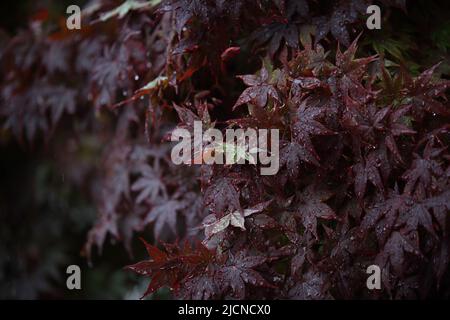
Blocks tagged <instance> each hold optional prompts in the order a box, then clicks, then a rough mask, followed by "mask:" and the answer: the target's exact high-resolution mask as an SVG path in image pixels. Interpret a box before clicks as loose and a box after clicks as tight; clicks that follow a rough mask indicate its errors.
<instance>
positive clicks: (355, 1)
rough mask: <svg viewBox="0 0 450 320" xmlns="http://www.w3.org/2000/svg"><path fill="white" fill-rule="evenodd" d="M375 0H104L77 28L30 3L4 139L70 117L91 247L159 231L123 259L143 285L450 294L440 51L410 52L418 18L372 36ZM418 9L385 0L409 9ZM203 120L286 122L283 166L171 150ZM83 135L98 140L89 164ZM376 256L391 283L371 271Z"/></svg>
mask: <svg viewBox="0 0 450 320" xmlns="http://www.w3.org/2000/svg"><path fill="white" fill-rule="evenodd" d="M368 3H369V2H368V1H365V0H342V1H336V2H332V1H312V0H311V1H310V0H301V1H293V0H286V1H283V0H281V1H280V0H272V1H269V0H258V1H247V0H238V1H223V0H214V1H201V0H194V1H185V0H170V1H161V2H160V3H159V1H151V2H148V3H141V2H139V1H137V0H133V1H127V2H126V3H121V2H119V1H116V2H106V1H105V2H93V3H90V4H88V5H87V6H86V7H85V9H84V13H83V22H82V23H83V28H82V29H81V30H80V31H69V30H65V29H64V27H61V28H58V27H57V21H56V20H55V19H54V18H53V17H51V16H50V15H47V14H44V15H40V16H38V17H34V18H33V19H32V20H31V21H30V24H29V28H28V29H27V30H24V31H22V32H20V33H17V34H16V35H14V36H13V37H11V38H10V39H9V40H7V43H8V45H7V46H6V49H5V50H2V51H0V54H1V56H0V58H1V68H2V72H1V73H0V93H1V109H0V114H1V117H2V118H1V119H2V123H3V127H4V129H3V130H4V135H5V136H6V139H13V138H12V136H13V137H14V138H16V139H17V140H18V141H20V142H21V143H22V145H23V146H24V147H25V148H38V147H40V146H41V145H42V142H43V141H45V143H46V145H49V144H50V145H51V144H52V143H54V142H53V141H55V140H57V133H59V132H66V135H64V137H68V138H67V139H68V140H67V141H70V143H71V144H70V148H68V147H67V149H70V150H72V151H71V152H72V153H68V152H67V149H65V148H63V147H61V145H58V148H55V152H57V153H58V152H59V153H61V154H62V155H61V158H62V159H63V160H64V161H59V165H60V166H61V168H62V169H63V170H64V171H65V172H66V173H67V177H68V178H67V179H69V181H70V183H71V184H73V185H75V186H77V187H78V188H85V190H89V194H90V197H91V199H92V200H93V201H95V203H96V204H97V208H98V218H97V221H96V223H95V225H94V226H93V227H92V229H91V230H90V231H89V233H88V236H87V241H86V244H85V246H84V250H83V253H84V254H85V255H86V256H87V257H88V258H89V259H91V258H92V257H93V256H94V251H93V250H94V248H97V249H98V252H99V253H101V251H102V248H103V246H104V244H105V242H107V241H106V240H107V239H109V240H111V241H115V240H118V241H123V242H124V245H125V247H126V249H127V250H128V252H129V253H130V255H132V251H133V250H132V244H133V243H134V242H135V238H134V235H135V234H140V235H142V236H144V237H145V238H147V239H152V243H153V244H151V243H147V242H145V241H144V245H145V247H146V249H147V252H148V254H149V255H150V259H149V260H143V261H141V262H138V263H137V264H134V265H131V266H129V267H128V269H130V270H132V271H134V272H136V273H138V274H140V275H144V276H146V277H149V278H150V284H149V286H148V289H147V291H146V292H145V294H144V295H147V294H150V293H154V292H155V291H157V290H158V289H160V288H163V287H170V288H171V289H173V290H174V291H173V294H174V296H175V297H178V298H189V299H222V298H233V299H243V298H252V299H259V298H266V299H279V298H291V299H330V298H335V299H348V298H394V299H402V298H414V297H433V296H440V297H441V296H447V297H448V295H449V293H450V292H449V288H450V286H449V284H450V283H449V279H450V278H449V276H450V275H449V274H448V272H447V269H448V262H449V253H450V252H449V246H448V241H449V231H450V230H449V224H448V213H449V210H450V194H449V177H450V166H449V164H450V163H449V161H450V154H449V150H448V144H449V139H450V136H449V133H448V130H449V127H450V126H449V124H450V121H449V120H450V109H449V103H448V101H447V96H448V94H447V89H448V88H449V86H450V82H449V81H448V80H445V77H446V76H445V69H444V71H442V69H438V68H441V67H442V65H445V64H446V61H444V63H443V64H441V65H439V64H435V63H436V62H437V61H433V63H432V64H431V63H429V64H428V63H427V64H426V67H422V63H424V61H427V60H428V57H425V58H423V57H418V58H417V59H418V60H416V61H414V60H413V59H411V61H408V58H411V56H414V55H412V54H411V52H408V51H409V50H412V49H411V48H412V47H411V46H410V44H411V41H410V38H412V37H414V34H413V33H412V32H411V33H407V34H406V35H407V36H405V38H407V40H404V39H403V40H404V42H402V39H397V37H395V38H396V39H395V40H394V39H391V40H390V41H387V42H386V43H384V46H383V45H382V44H380V41H378V42H377V38H378V40H379V37H380V35H379V34H375V35H374V31H372V32H369V31H367V30H365V29H364V26H365V20H364V17H365V16H364V14H365V8H366V7H367V5H368ZM406 6H407V4H405V3H404V1H388V0H386V1H382V8H383V12H388V13H391V12H393V14H395V15H399V16H401V17H402V19H404V20H405V21H406V20H407V19H412V17H414V15H415V14H416V13H414V14H413V15H412V16H408V15H407V13H405V9H406ZM402 9H403V10H402ZM406 11H407V10H406ZM444 16H445V15H444ZM385 17H386V16H385ZM419 20H420V19H419ZM420 21H422V20H420ZM389 23H390V22H389V20H388V19H385V20H383V28H385V27H384V25H386V29H387V30H390V31H389V32H388V33H387V34H388V35H387V36H386V39H388V40H389V36H390V35H392V34H394V35H395V34H396V31H395V30H393V29H392V28H391V27H390V25H389ZM439 24H440V25H441V26H443V27H442V30H441V31H436V32H435V33H430V37H431V38H430V39H428V40H429V41H434V43H435V47H434V48H433V50H434V49H436V50H440V51H439V52H444V51H446V50H447V46H446V45H445V40H443V39H445V37H446V35H447V33H448V32H446V31H445V30H446V28H447V27H448V25H447V24H445V23H441V21H439ZM393 25H394V22H392V25H391V26H393ZM438 29H439V28H438ZM421 37H422V36H421ZM377 53H378V54H377ZM420 59H423V60H420ZM424 66H425V64H424ZM418 68H419V69H421V70H420V71H421V72H416V71H417V69H418ZM437 70H441V71H439V72H438V71H437ZM194 120H202V121H203V124H204V126H205V127H216V128H219V129H221V130H224V129H226V128H234V127H241V128H247V127H253V128H277V129H280V137H281V150H280V153H281V154H280V166H281V168H280V171H279V172H278V173H277V174H276V175H274V176H260V175H259V168H258V167H257V166H254V165H249V164H247V165H233V166H222V165H199V166H191V167H189V166H175V165H174V164H173V163H172V162H171V161H170V147H171V145H170V143H169V142H168V141H167V140H168V136H169V135H170V133H171V132H172V130H173V129H175V128H177V127H183V128H187V129H188V130H192V129H193V121H194ZM89 139H91V140H94V143H93V144H94V145H95V148H97V149H98V150H95V151H92V152H93V153H95V154H96V155H99V154H101V155H102V156H101V157H100V156H97V157H95V158H94V160H93V159H90V160H88V161H86V151H85V149H84V148H86V141H91V140H89ZM87 144H88V145H89V143H87ZM88 154H89V152H88ZM98 158H101V160H99V159H98ZM176 239H182V240H183V241H180V242H178V241H176ZM180 243H182V244H180ZM158 244H161V246H160V247H158ZM372 264H378V265H379V266H380V267H382V269H383V290H382V291H372V292H370V291H368V290H367V288H366V286H365V285H366V282H365V279H366V273H365V270H366V268H367V266H369V265H372Z"/></svg>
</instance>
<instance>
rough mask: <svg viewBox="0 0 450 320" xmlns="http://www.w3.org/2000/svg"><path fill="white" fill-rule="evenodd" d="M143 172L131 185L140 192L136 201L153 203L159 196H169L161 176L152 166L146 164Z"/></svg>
mask: <svg viewBox="0 0 450 320" xmlns="http://www.w3.org/2000/svg"><path fill="white" fill-rule="evenodd" d="M141 173H142V176H141V177H140V178H139V179H138V180H136V182H134V183H133V185H132V186H131V190H132V191H138V192H139V195H138V196H137V197H136V203H141V202H142V201H144V200H147V201H149V202H150V203H152V202H154V201H155V200H156V199H157V198H158V197H159V196H162V197H165V196H167V191H166V187H165V185H164V183H163V182H162V180H161V177H160V176H159V175H158V173H157V172H156V171H155V170H154V169H153V168H152V167H150V166H144V167H143V169H142V170H141Z"/></svg>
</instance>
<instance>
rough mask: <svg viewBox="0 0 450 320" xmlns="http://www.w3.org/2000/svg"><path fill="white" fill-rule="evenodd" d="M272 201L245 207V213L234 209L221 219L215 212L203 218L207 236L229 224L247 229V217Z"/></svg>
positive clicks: (261, 209)
mask: <svg viewBox="0 0 450 320" xmlns="http://www.w3.org/2000/svg"><path fill="white" fill-rule="evenodd" d="M271 202H272V201H271V200H270V201H266V202H262V203H260V204H258V205H256V206H253V207H252V208H248V209H244V212H243V214H242V213H241V212H240V211H233V212H231V213H229V214H227V215H225V216H223V217H222V218H220V219H219V220H217V219H216V216H215V215H214V214H212V215H209V216H207V217H206V218H205V219H204V220H203V227H204V228H205V235H206V237H207V238H209V237H211V236H213V235H214V234H216V233H219V232H221V231H223V230H225V229H226V228H227V227H228V226H230V225H231V226H234V227H237V228H240V229H242V230H245V226H244V223H245V217H248V216H251V215H252V214H254V213H258V212H261V211H263V210H264V209H265V208H267V206H268V205H269V204H270V203H271Z"/></svg>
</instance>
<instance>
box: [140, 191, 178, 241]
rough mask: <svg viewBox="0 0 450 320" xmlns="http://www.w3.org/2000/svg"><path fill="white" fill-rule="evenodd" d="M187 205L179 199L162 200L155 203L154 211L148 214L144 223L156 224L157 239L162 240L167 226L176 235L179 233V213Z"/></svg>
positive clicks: (159, 199)
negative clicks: (161, 237)
mask: <svg viewBox="0 0 450 320" xmlns="http://www.w3.org/2000/svg"><path fill="white" fill-rule="evenodd" d="M186 205H187V203H186V202H185V201H183V200H178V199H173V198H169V199H161V198H158V200H157V201H155V203H154V205H153V207H152V209H151V210H150V211H149V212H148V213H147V215H146V217H145V219H144V221H143V223H144V224H148V223H150V222H154V223H155V225H154V232H155V237H156V238H160V236H161V233H162V231H163V228H164V226H165V225H168V226H169V227H170V229H171V230H172V231H173V233H174V234H176V233H177V229H176V226H177V216H178V213H179V212H180V211H181V210H183V209H184V208H186Z"/></svg>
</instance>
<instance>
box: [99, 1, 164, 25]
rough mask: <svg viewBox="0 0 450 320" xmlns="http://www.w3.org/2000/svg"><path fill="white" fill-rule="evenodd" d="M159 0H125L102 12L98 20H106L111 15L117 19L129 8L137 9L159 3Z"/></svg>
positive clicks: (129, 9)
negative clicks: (115, 6)
mask: <svg viewBox="0 0 450 320" xmlns="http://www.w3.org/2000/svg"><path fill="white" fill-rule="evenodd" d="M160 2H161V0H151V1H136V0H125V1H124V2H123V3H122V4H121V5H120V6H118V7H117V8H114V9H113V10H111V11H108V12H105V13H102V14H101V15H100V21H107V20H109V19H111V18H112V17H115V16H117V18H118V19H122V18H123V17H125V16H126V15H127V14H128V12H129V11H131V10H139V9H143V8H149V7H153V6H156V5H157V4H159V3H160Z"/></svg>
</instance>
